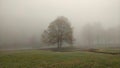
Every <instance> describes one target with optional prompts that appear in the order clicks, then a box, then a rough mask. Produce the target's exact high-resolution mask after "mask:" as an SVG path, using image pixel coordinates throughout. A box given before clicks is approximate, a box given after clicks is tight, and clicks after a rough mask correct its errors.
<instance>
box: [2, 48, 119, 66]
mask: <svg viewBox="0 0 120 68" xmlns="http://www.w3.org/2000/svg"><path fill="white" fill-rule="evenodd" d="M0 68H120V55H111V54H102V53H92V52H84V51H75V52H52V51H44V50H22V51H19V50H18V51H1V52H0Z"/></svg>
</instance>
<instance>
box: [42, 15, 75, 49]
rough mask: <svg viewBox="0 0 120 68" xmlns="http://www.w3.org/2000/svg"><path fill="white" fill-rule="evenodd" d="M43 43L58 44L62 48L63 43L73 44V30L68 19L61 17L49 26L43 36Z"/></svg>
mask: <svg viewBox="0 0 120 68" xmlns="http://www.w3.org/2000/svg"><path fill="white" fill-rule="evenodd" d="M42 42H44V43H48V44H57V45H58V48H61V47H62V45H63V43H64V42H66V43H69V44H70V45H72V44H73V29H72V27H71V24H70V22H69V21H68V19H67V18H65V17H63V16H60V17H58V18H57V19H56V20H54V21H53V22H52V23H50V25H49V26H48V29H47V30H45V31H44V32H43V34H42Z"/></svg>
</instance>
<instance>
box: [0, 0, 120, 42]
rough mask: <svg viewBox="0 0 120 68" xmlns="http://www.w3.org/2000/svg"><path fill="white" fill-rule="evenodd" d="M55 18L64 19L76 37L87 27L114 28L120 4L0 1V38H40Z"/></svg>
mask: <svg viewBox="0 0 120 68" xmlns="http://www.w3.org/2000/svg"><path fill="white" fill-rule="evenodd" d="M58 16H65V17H67V18H68V19H69V20H70V22H71V24H72V26H73V27H74V30H75V34H78V35H79V30H80V29H81V27H82V26H83V25H85V24H86V23H95V22H99V23H101V24H102V25H103V26H104V27H109V26H116V25H118V24H120V0H0V32H1V33H0V36H1V37H2V40H3V39H4V40H3V41H11V38H12V39H13V40H18V39H19V41H20V40H22V39H23V38H29V37H31V36H35V35H39V33H41V30H44V29H46V28H47V26H48V24H49V23H50V22H52V21H53V20H54V19H56V18H57V17H58ZM22 36H23V37H22Z"/></svg>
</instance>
